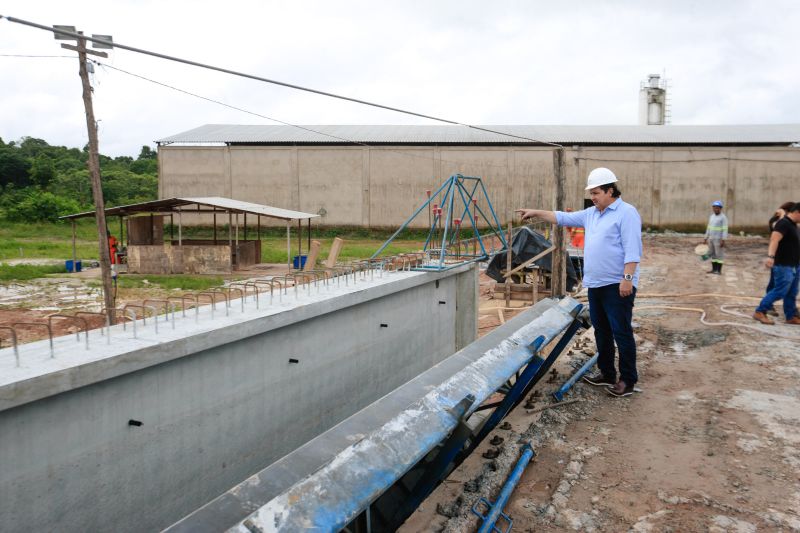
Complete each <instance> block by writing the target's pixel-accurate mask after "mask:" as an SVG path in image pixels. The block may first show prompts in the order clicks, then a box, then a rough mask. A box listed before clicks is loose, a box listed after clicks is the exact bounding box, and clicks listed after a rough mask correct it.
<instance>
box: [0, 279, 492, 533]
mask: <svg viewBox="0 0 800 533" xmlns="http://www.w3.org/2000/svg"><path fill="white" fill-rule="evenodd" d="M476 284H477V271H476V268H475V267H474V265H472V266H469V267H459V268H458V269H454V270H452V271H448V272H444V273H435V274H434V273H429V274H423V273H392V274H389V273H387V274H385V275H384V277H383V278H382V279H380V280H379V279H377V275H376V279H375V280H374V281H369V280H365V281H360V282H359V283H358V285H357V287H356V288H353V290H351V291H349V292H348V291H341V295H337V294H334V296H332V297H330V298H327V299H324V300H317V301H315V302H308V301H299V302H298V303H297V304H296V305H294V306H293V307H289V308H286V306H285V305H284V307H283V308H282V310H281V311H273V312H270V311H268V310H267V309H265V308H266V307H268V306H267V305H266V302H263V303H262V308H261V310H260V311H256V310H255V309H254V307H253V305H251V306H250V311H247V312H246V313H242V314H237V315H235V316H234V311H232V312H231V315H232V316H231V317H230V318H228V317H225V316H223V315H224V313H220V312H219V311H218V313H217V317H216V319H211V318H209V317H208V316H207V314H208V312H209V310H208V309H205V310H204V311H203V313H204V314H203V315H202V316H201V318H200V322H199V323H198V324H195V322H194V319H193V317H191V316H190V317H187V318H185V319H183V320H182V322H180V323H179V326H180V327H179V329H178V330H171V329H170V328H168V327H166V326H163V325H162V328H166V331H162V333H161V337H159V338H153V339H152V340H147V339H145V338H144V335H145V333H144V330H142V329H140V332H139V335H140V336H139V339H138V340H135V341H134V340H129V339H130V326H129V327H128V332H127V333H125V334H123V333H122V331H121V330H119V326H115V328H114V331H113V332H112V339H115V342H114V343H112V344H111V345H110V346H104V345H99V346H102V348H101V349H100V353H102V354H104V355H99V353H98V352H86V351H84V350H83V348H82V346H81V345H78V346H77V348H73V350H72V352H70V355H65V354H64V352H63V350H64V348H63V346H68V347H74V346H75V345H76V343H75V342H74V339H72V338H66V337H65V338H61V339H57V341H59V342H57V346H56V350H57V354H58V355H57V358H56V359H55V360H51V359H50V358H49V355H48V353H47V351H46V344H47V343H46V341H45V342H42V343H38V344H37V345H35V346H34V345H31V346H29V347H27V348H26V350H25V351H24V353H23V355H24V358H25V361H26V364H25V367H24V368H14V367H13V363H12V361H13V355H12V354H11V353H10V350H9V349H5V350H1V351H0V356H2V357H0V465H2V467H0V517H2V522H1V525H0V529H1V530H2V531H31V530H34V531H154V530H159V529H162V528H163V527H166V526H168V525H169V524H171V523H173V522H175V521H177V520H178V519H180V518H182V517H183V516H185V515H187V514H188V513H190V512H192V511H194V510H195V509H197V508H198V507H200V506H201V505H203V504H204V503H206V502H207V501H209V500H211V499H212V498H214V497H216V496H217V495H219V494H220V493H222V492H224V491H226V490H228V489H229V488H230V487H232V486H234V485H236V484H237V483H239V482H241V481H243V480H244V479H245V478H247V477H248V476H250V475H251V474H253V473H255V472H257V471H259V470H261V469H263V468H265V467H266V466H268V465H269V464H271V463H272V462H274V461H275V460H277V459H279V458H280V457H283V456H284V455H286V454H287V453H289V452H290V451H292V450H294V449H295V448H297V447H298V446H299V445H301V444H302V443H305V442H306V441H308V440H309V439H311V438H312V437H314V436H316V435H318V434H319V433H321V432H323V431H325V430H327V429H329V428H331V427H332V426H334V425H335V424H337V423H338V422H340V421H342V420H344V419H345V418H347V417H348V416H350V415H352V414H353V413H355V412H357V411H359V410H360V409H362V408H364V407H365V406H367V405H369V404H370V403H372V402H373V401H375V400H377V399H378V398H381V397H383V396H384V395H385V394H387V393H388V392H390V391H391V390H393V389H395V388H396V387H398V386H400V385H402V384H403V383H405V382H407V381H408V380H410V379H411V378H413V377H415V376H417V375H418V374H420V373H421V372H423V371H424V370H426V369H428V368H430V367H431V366H433V365H434V364H436V363H438V362H439V361H442V360H443V359H445V358H446V357H447V356H449V355H451V354H452V353H454V352H455V351H456V350H457V349H459V348H460V347H462V346H465V345H466V344H468V343H469V342H471V341H472V340H473V339H474V338H475V334H476V330H475V324H476V322H477V307H476V306H475V294H476V291H475V290H474V288H475V285H476ZM351 286H352V281H351ZM337 290H338V289H337ZM263 300H266V298H263ZM237 306H238V304H234V309H235V308H237ZM456 310H458V313H457V312H456ZM203 324H206V325H203ZM381 324H386V325H387V327H381ZM140 328H141V325H140ZM146 331H150V332H152V329H150V328H147V329H146ZM346 332H348V333H346ZM122 337H125V338H124V339H123V338H122ZM99 338H100V337H98V339H99ZM94 342H100V341H99V340H98V341H94ZM34 348H36V349H37V350H39V352H37V353H38V354H39V356H40V357H39V358H38V359H37V358H35V357H34V355H32V354H31V351H32V350H33V349H34ZM290 358H293V359H297V360H298V361H299V362H298V363H296V364H293V363H290V362H289V359H290ZM32 365H33V366H32ZM37 365H38V366H37ZM129 420H138V421H141V422H142V425H141V426H138V427H136V426H131V425H129Z"/></svg>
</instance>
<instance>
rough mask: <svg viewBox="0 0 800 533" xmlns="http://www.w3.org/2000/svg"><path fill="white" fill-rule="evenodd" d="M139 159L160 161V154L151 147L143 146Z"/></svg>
mask: <svg viewBox="0 0 800 533" xmlns="http://www.w3.org/2000/svg"><path fill="white" fill-rule="evenodd" d="M137 159H158V152H156V151H155V150H153V149H151V148H150V147H149V146H147V145H144V146H142V149H141V151H140V152H139V157H138V158H137Z"/></svg>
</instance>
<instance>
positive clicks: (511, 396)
mask: <svg viewBox="0 0 800 533" xmlns="http://www.w3.org/2000/svg"><path fill="white" fill-rule="evenodd" d="M582 309H583V305H582V304H578V305H576V306H575V307H574V308H573V309H572V311H571V312H570V314H571V315H572V317H573V319H572V322H570V324H569V326H567V329H566V330H565V331H564V333H563V334H562V335H561V338H560V339H559V340H558V342H557V343H556V345H555V346H554V347H553V349H552V350H551V351H550V354H549V355H548V356H547V358H545V359H542V358H541V357H540V356H539V351H540V350H541V349H542V347H543V345H544V341H545V337H544V336H539V337H537V338H536V339H534V341H533V342H532V343H530V344H529V345H528V346H527V349H528V350H529V351H530V353H531V359H530V361H529V362H528V364H527V366H526V367H525V370H523V371H522V373H521V374H520V375H519V377H518V378H517V379H516V381H515V382H514V385H513V386H512V387H511V389H510V390H509V391H508V392H507V393H506V394H505V397H504V398H503V400H502V401H501V402H500V403H499V405H498V406H497V408H496V409H495V410H494V411H493V412H492V414H491V415H489V417H488V418H487V419H486V421H485V422H484V423H483V425H482V426H481V427H480V428H479V429H478V431H477V433H476V434H472V433H471V432H468V431H466V432H465V431H461V430H458V429H457V430H455V431H454V432H453V434H452V435H451V436H450V438H448V439H447V440H446V441H445V442H444V443H443V447H442V449H441V450H440V452H439V454H438V455H437V456H436V458H435V459H434V460H433V462H432V463H431V464H430V465H428V467H427V469H428V473H427V475H424V476H423V477H422V478H421V479H420V480H419V481H418V482H417V483H415V485H414V487H413V489H411V491H410V494H409V495H408V496H407V502H406V505H405V506H403V507H404V511H406V512H407V511H408V509H411V510H413V509H415V508H416V506H418V505H419V504H420V503H421V502H422V501H423V500H424V499H425V498H426V497H427V496H428V495H429V494H430V493H431V492H433V489H435V488H436V486H437V485H438V484H439V481H440V480H441V479H442V477H443V476H444V474H445V473H446V472H447V469H448V468H449V467H450V466H452V465H453V464H455V465H458V464H460V463H461V461H463V460H464V458H465V457H466V456H468V455H469V454H470V453H472V452H473V451H474V450H475V448H477V447H478V445H479V444H480V443H481V442H482V441H483V439H484V438H485V437H486V436H487V435H488V434H489V433H491V431H492V430H494V428H495V427H496V426H497V424H499V423H500V421H501V420H503V418H505V417H506V415H507V414H508V413H509V412H510V411H511V410H512V409H513V408H514V407H516V406H517V405H519V404H520V403H521V402H522V400H523V399H524V398H525V396H527V394H528V393H529V392H530V391H531V389H532V388H533V387H534V386H536V384H537V383H538V382H539V380H541V379H542V377H544V375H545V374H547V372H548V370H550V367H552V366H553V363H555V361H556V359H558V357H559V356H560V355H561V353H562V352H563V351H564V349H565V348H566V347H567V346H568V345H569V343H570V342H571V341H572V338H573V337H574V336H575V333H576V332H577V331H578V329H579V328H580V327H581V326H586V325H587V324H586V323H585V322H584V320H583V319H582V318H581V317H580V316H579V315H580V312H581V310H582ZM465 401H467V399H465V400H462V403H464V402H465ZM470 403H471V402H470ZM477 410H478V408H477V407H476V408H474V409H470V410H469V411H468V412H467V413H466V415H465V419H466V418H468V417H469V415H470V414H472V413H474V412H475V411H477ZM462 429H463V428H462ZM489 506H490V507H491V504H489ZM500 510H501V511H502V506H501V507H500ZM406 516H407V514H406ZM495 518H496V517H495ZM509 521H510V520H509Z"/></svg>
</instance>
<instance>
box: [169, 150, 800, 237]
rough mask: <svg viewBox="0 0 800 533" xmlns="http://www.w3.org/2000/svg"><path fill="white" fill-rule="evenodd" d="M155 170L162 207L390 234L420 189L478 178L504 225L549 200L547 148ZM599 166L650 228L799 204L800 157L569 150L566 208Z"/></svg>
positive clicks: (322, 156)
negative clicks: (265, 208) (194, 199)
mask: <svg viewBox="0 0 800 533" xmlns="http://www.w3.org/2000/svg"><path fill="white" fill-rule="evenodd" d="M159 161H160V180H159V187H160V196H161V197H162V198H167V197H170V196H180V195H184V196H186V195H191V196H209V195H221V196H231V197H233V198H235V199H239V200H247V201H252V202H257V203H265V204H267V205H274V206H276V207H283V208H287V209H297V210H300V211H305V212H309V213H324V216H323V217H321V219H318V220H319V223H321V224H323V225H354V226H369V227H396V226H398V225H400V224H401V223H403V222H404V221H405V220H406V219H407V218H408V217H409V216H410V215H411V214H412V213H413V211H414V209H415V208H416V207H417V206H419V205H420V204H421V203H422V202H423V201H424V200H425V191H426V190H429V189H436V187H437V186H438V185H439V184H441V182H442V181H443V180H444V179H446V178H447V177H448V176H450V175H451V174H454V173H459V172H460V173H462V174H465V175H471V176H480V177H482V178H484V180H485V183H486V186H487V188H488V190H489V196H490V199H491V201H492V203H493V205H494V207H495V209H496V210H497V213H498V216H499V217H500V219H501V222H503V223H505V221H506V220H507V219H508V217H509V216H511V214H512V213H513V210H514V209H515V208H517V207H520V206H526V207H539V208H548V209H549V208H552V205H553V202H554V192H553V185H552V176H553V163H552V151H551V150H549V149H546V148H527V147H505V146H499V147H495V146H416V147H408V146H386V147H371V148H366V147H350V146H340V147H333V146H297V147H278V146H261V147H238V146H233V147H186V146H162V147H160V148H159ZM599 166H607V167H609V168H611V169H612V170H614V171H615V172H616V173H617V175H618V176H619V178H620V180H621V183H620V186H621V188H622V190H623V197H624V198H625V200H626V201H628V202H630V203H632V204H634V205H636V206H637V208H639V211H640V213H641V214H642V219H643V222H644V224H645V225H647V226H681V225H692V224H694V225H703V224H705V222H706V221H707V219H708V214H709V213H710V208H709V205H710V203H711V202H712V201H713V200H718V199H722V200H723V201H725V202H726V212H727V214H728V217H729V220H730V221H731V224H732V225H735V226H757V227H760V226H764V224H765V220H766V219H768V218H769V216H770V214H771V212H772V211H773V210H774V209H775V208H776V207H777V206H778V205H780V204H781V203H783V202H785V201H787V200H798V199H800V179H798V177H799V176H800V149H797V148H791V147H763V148H761V147H669V146H664V147H630V146H621V147H570V148H568V149H567V203H568V205H569V206H571V207H573V208H574V209H579V208H582V206H583V199H584V198H586V197H587V196H586V195H585V193H584V191H583V188H584V186H585V185H584V184H585V180H586V175H587V174H588V172H589V171H590V170H591V169H593V168H596V167H599ZM420 220H421V219H420ZM187 222H188V223H192V222H196V220H195V219H187ZM425 222H427V217H425ZM275 224H276V225H282V224H283V223H275ZM423 225H424V224H423Z"/></svg>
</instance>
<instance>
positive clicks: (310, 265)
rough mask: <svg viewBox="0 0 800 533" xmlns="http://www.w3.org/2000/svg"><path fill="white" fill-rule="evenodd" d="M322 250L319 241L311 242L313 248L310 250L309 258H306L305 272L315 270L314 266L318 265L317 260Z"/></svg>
mask: <svg viewBox="0 0 800 533" xmlns="http://www.w3.org/2000/svg"><path fill="white" fill-rule="evenodd" d="M320 248H322V243H321V242H319V241H317V240H314V241H311V246H310V247H309V250H308V257H307V258H306V265H305V266H304V267H303V270H304V271H307V270H314V266H315V265H316V264H317V258H318V257H319V250H320Z"/></svg>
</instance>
